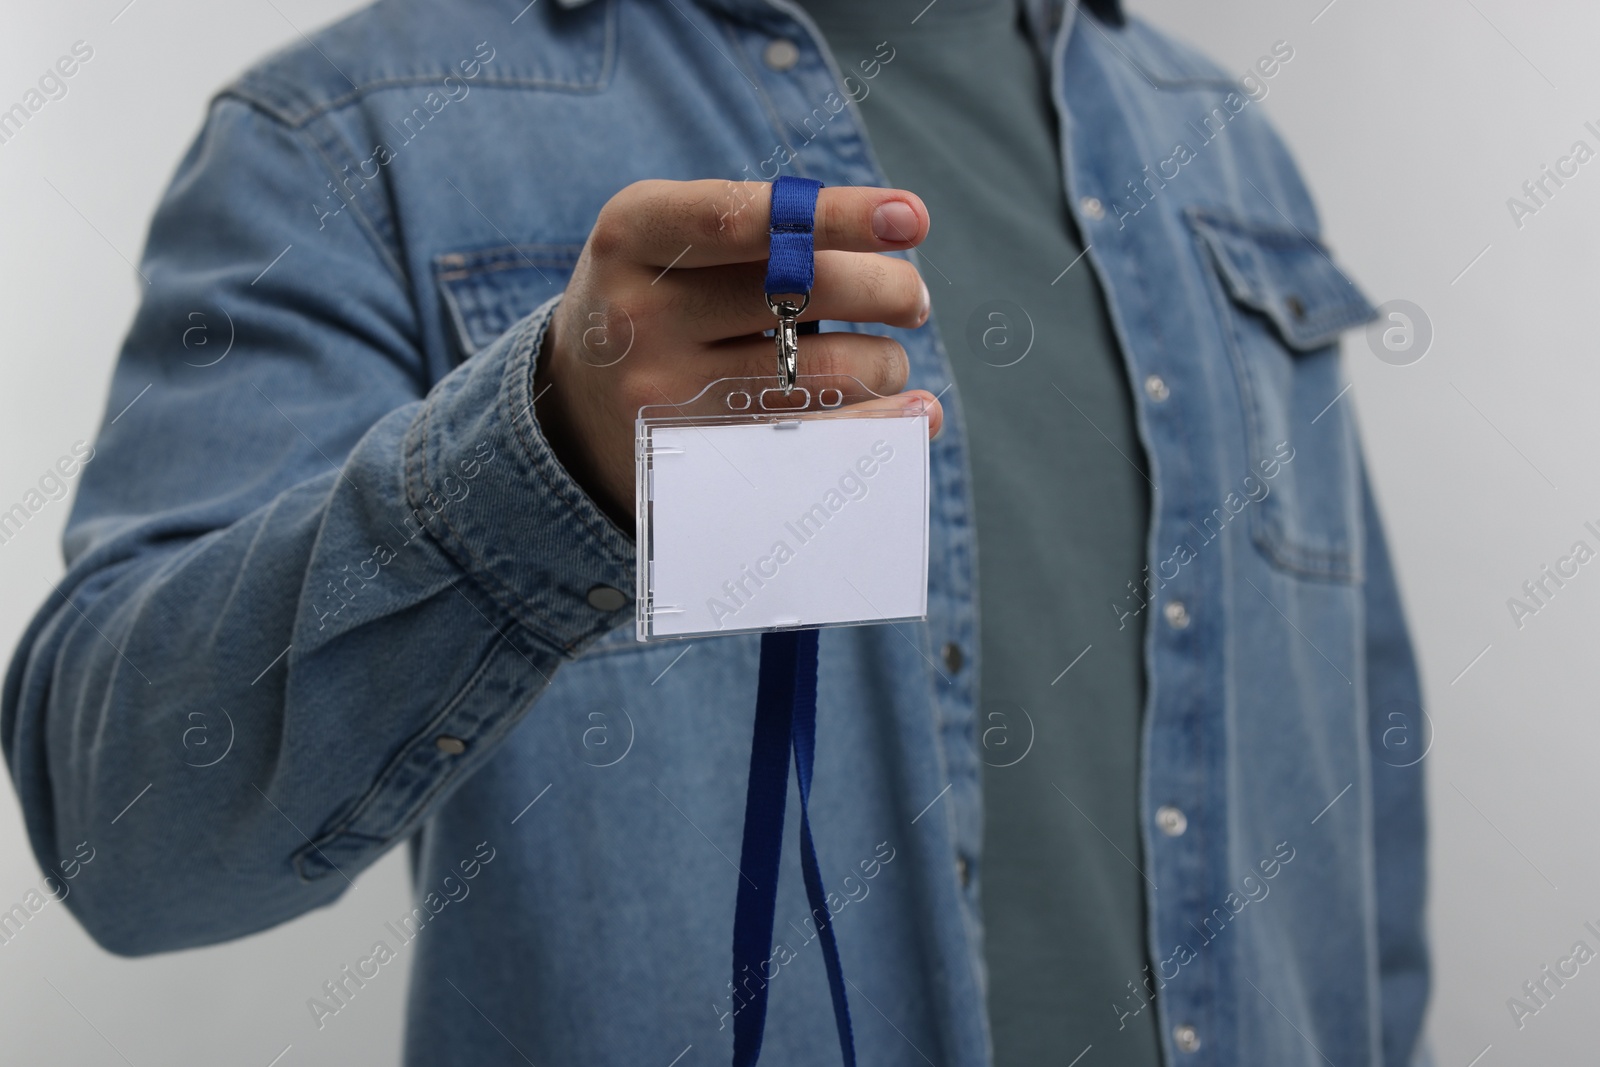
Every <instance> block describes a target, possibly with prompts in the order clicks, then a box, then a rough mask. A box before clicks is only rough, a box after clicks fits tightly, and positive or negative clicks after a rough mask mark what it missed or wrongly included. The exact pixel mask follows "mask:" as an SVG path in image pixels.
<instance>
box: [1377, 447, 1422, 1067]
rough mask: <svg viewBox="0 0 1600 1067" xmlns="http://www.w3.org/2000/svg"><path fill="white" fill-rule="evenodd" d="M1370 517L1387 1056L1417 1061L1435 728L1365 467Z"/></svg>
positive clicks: (1398, 1064) (1400, 1063) (1395, 1064)
mask: <svg viewBox="0 0 1600 1067" xmlns="http://www.w3.org/2000/svg"><path fill="white" fill-rule="evenodd" d="M1362 510H1363V511H1364V513H1365V515H1366V639H1367V647H1366V652H1367V707H1368V715H1369V720H1368V729H1369V731H1370V736H1371V741H1372V744H1371V751H1372V752H1373V754H1374V758H1373V760H1372V819H1373V828H1372V839H1373V850H1374V858H1375V861H1376V865H1377V885H1376V887H1375V890H1376V894H1377V903H1378V967H1379V971H1380V978H1381V985H1382V992H1381V996H1382V1003H1383V1053H1384V1055H1383V1062H1384V1063H1385V1064H1387V1065H1388V1067H1411V1065H1412V1064H1413V1062H1416V1060H1417V1057H1419V1056H1421V1055H1422V1023H1423V1016H1424V1013H1425V1011H1426V1009H1427V1004H1428V989H1429V963H1428V945H1427V931H1426V928H1425V919H1424V914H1423V907H1424V904H1425V900H1426V896H1427V855H1426V854H1427V824H1426V812H1425V805H1424V793H1423V784H1424V777H1423V766H1424V765H1425V761H1424V759H1423V757H1424V756H1426V754H1427V749H1428V746H1429V744H1430V743H1431V741H1432V730H1431V729H1430V728H1429V726H1428V724H1427V718H1426V715H1425V714H1424V712H1423V709H1422V692H1421V686H1420V683H1419V681H1418V678H1417V663H1416V658H1415V655H1414V653H1413V651H1412V647H1411V638H1410V635H1409V634H1408V633H1407V630H1406V621H1405V615H1404V612H1403V610H1402V608H1401V604H1400V593H1399V589H1398V588H1397V587H1396V584H1395V578H1394V569H1393V566H1392V564H1391V562H1390V559H1389V548H1388V544H1387V542H1386V540H1385V538H1384V533H1383V526H1382V522H1381V519H1380V516H1379V515H1378V510H1377V505H1376V502H1375V501H1374V500H1373V496H1372V487H1371V485H1370V483H1369V482H1368V480H1367V477H1366V475H1365V472H1363V474H1362Z"/></svg>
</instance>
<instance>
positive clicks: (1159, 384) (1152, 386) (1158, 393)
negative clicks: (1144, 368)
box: [1144, 374, 1172, 404]
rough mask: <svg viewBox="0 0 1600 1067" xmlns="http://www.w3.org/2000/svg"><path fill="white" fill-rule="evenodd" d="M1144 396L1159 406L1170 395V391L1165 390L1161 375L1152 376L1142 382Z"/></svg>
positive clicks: (1165, 385) (1164, 382)
mask: <svg viewBox="0 0 1600 1067" xmlns="http://www.w3.org/2000/svg"><path fill="white" fill-rule="evenodd" d="M1144 395H1145V396H1148V397H1149V398H1150V399H1151V400H1154V401H1155V402H1156V403H1157V404H1159V403H1161V402H1162V401H1163V400H1165V399H1166V398H1167V397H1169V396H1171V395H1172V390H1171V389H1168V388H1167V383H1166V381H1165V380H1163V379H1162V377H1161V375H1159V374H1152V375H1150V377H1148V378H1146V379H1145V380H1144Z"/></svg>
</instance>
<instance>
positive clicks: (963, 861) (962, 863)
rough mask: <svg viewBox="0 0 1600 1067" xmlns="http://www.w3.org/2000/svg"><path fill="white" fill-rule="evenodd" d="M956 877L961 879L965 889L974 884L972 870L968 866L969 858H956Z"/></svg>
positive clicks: (962, 886)
mask: <svg viewBox="0 0 1600 1067" xmlns="http://www.w3.org/2000/svg"><path fill="white" fill-rule="evenodd" d="M956 877H957V878H959V879H961V888H962V889H965V888H967V887H968V886H969V885H971V884H972V868H970V867H968V866H967V857H965V856H957V857H956Z"/></svg>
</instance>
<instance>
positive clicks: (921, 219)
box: [591, 181, 929, 270]
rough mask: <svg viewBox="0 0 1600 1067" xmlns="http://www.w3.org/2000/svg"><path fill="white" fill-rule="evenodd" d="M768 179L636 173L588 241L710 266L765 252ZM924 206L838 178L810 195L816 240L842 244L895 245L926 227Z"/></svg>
mask: <svg viewBox="0 0 1600 1067" xmlns="http://www.w3.org/2000/svg"><path fill="white" fill-rule="evenodd" d="M771 212H772V185H771V184H770V183H768V182H728V181H691V182H675V181H642V182H635V183H634V184H632V185H630V186H628V187H627V188H625V189H623V190H622V191H621V192H619V193H618V194H617V195H616V196H614V197H612V199H611V202H610V203H608V204H607V205H606V206H605V209H604V210H603V211H601V213H600V219H599V220H598V221H597V222H596V223H595V232H594V235H593V236H592V237H591V240H592V241H597V242H603V243H604V244H605V245H606V251H608V252H611V253H620V254H622V255H623V256H625V257H626V258H628V259H631V260H632V261H634V262H636V263H639V264H642V265H644V266H646V267H654V268H656V269H658V270H659V269H664V268H668V267H674V268H685V267H711V266H720V265H722V264H727V263H753V262H756V261H759V260H763V259H766V258H767V251H768V236H767V229H768V225H769V223H770V220H771ZM928 225H929V219H928V209H927V206H926V205H924V204H923V202H922V198H921V197H919V196H917V195H916V194H915V193H909V192H906V191H905V190H904V189H879V188H876V187H873V186H863V185H844V186H838V187H830V188H825V189H823V190H822V191H821V192H820V193H819V194H818V195H817V216H816V230H815V243H816V247H817V248H818V249H829V250H833V251H841V252H896V251H900V250H902V249H906V248H914V247H915V246H917V245H919V244H921V243H922V241H923V239H924V238H925V237H927V235H928Z"/></svg>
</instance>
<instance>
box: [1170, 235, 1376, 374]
mask: <svg viewBox="0 0 1600 1067" xmlns="http://www.w3.org/2000/svg"><path fill="white" fill-rule="evenodd" d="M1189 222H1190V224H1191V225H1192V226H1193V227H1194V229H1195V232H1196V233H1198V234H1199V236H1200V240H1201V242H1202V243H1203V244H1204V245H1205V246H1206V247H1207V248H1209V249H1210V250H1211V255H1212V257H1213V258H1214V259H1215V261H1216V265H1217V272H1218V273H1219V274H1220V275H1221V276H1222V280H1223V282H1224V283H1225V284H1226V285H1227V288H1228V293H1229V295H1230V296H1232V297H1233V299H1234V300H1235V301H1237V302H1238V303H1240V304H1243V305H1245V306H1246V307H1249V308H1253V309H1255V310H1256V311H1259V312H1261V313H1262V314H1263V315H1265V316H1267V318H1269V319H1271V320H1272V324H1273V326H1275V327H1276V328H1277V331H1278V334H1279V336H1281V337H1282V338H1283V341H1284V343H1285V344H1287V345H1288V346H1289V347H1290V348H1294V349H1296V350H1299V351H1302V352H1309V351H1313V350H1315V349H1318V348H1321V347H1323V346H1324V345H1328V344H1332V343H1333V341H1334V340H1335V339H1336V338H1337V337H1338V336H1339V334H1341V333H1343V332H1344V331H1345V330H1348V329H1350V328H1351V327H1353V326H1360V325H1361V324H1362V323H1365V322H1370V321H1371V320H1372V319H1374V318H1376V317H1377V314H1378V312H1377V309H1376V308H1374V307H1373V306H1372V303H1371V302H1370V301H1369V300H1368V299H1367V298H1366V295H1365V294H1364V293H1362V292H1361V290H1360V289H1358V288H1357V287H1356V283H1355V282H1353V281H1351V280H1350V278H1349V277H1348V276H1347V275H1346V274H1345V273H1344V271H1342V270H1340V269H1339V268H1338V267H1337V266H1335V265H1334V262H1333V259H1332V258H1331V257H1330V256H1329V255H1328V250H1327V249H1326V248H1324V247H1323V246H1322V245H1321V244H1318V243H1317V242H1316V241H1314V240H1312V239H1311V238H1310V237H1307V236H1306V235H1304V234H1302V233H1300V232H1299V231H1298V230H1294V229H1288V228H1285V229H1277V228H1271V227H1263V226H1259V225H1255V224H1247V223H1241V222H1237V221H1235V220H1233V219H1227V218H1223V217H1221V216H1218V215H1215V214H1212V213H1209V212H1201V211H1191V212H1190V213H1189Z"/></svg>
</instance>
